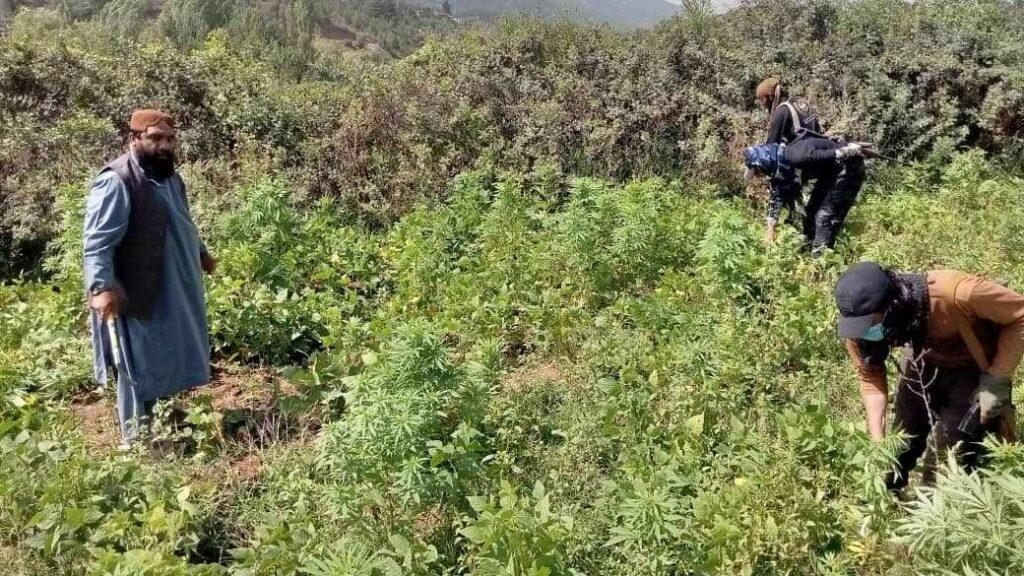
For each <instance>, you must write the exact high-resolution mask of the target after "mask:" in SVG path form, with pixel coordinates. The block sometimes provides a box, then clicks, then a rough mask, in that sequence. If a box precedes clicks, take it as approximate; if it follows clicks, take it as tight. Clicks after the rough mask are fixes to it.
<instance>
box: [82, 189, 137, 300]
mask: <svg viewBox="0 0 1024 576" xmlns="http://www.w3.org/2000/svg"><path fill="white" fill-rule="evenodd" d="M130 211H131V204H130V200H129V196H128V188H127V187H126V186H125V185H124V183H123V182H121V179H120V178H118V176H117V175H116V174H114V173H113V172H104V173H103V174H101V175H100V176H99V178H97V179H96V181H95V182H94V183H93V185H92V189H91V190H90V191H89V198H88V200H87V201H86V208H85V227H84V232H83V240H84V242H83V255H84V259H83V264H84V273H85V288H86V290H87V291H92V290H96V289H103V288H113V287H114V286H115V285H116V277H115V275H114V253H115V251H116V250H117V246H118V245H119V244H120V243H121V240H122V239H123V238H124V235H125V231H126V230H127V229H128V215H129V213H130Z"/></svg>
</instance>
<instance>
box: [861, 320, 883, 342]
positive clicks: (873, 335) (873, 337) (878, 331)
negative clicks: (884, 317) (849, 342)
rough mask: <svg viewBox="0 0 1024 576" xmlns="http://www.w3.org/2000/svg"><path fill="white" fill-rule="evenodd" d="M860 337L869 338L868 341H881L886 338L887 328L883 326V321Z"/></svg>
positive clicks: (862, 338)
mask: <svg viewBox="0 0 1024 576" xmlns="http://www.w3.org/2000/svg"><path fill="white" fill-rule="evenodd" d="M860 339H861V340H867V341H868V342H881V341H882V340H885V330H884V329H883V328H882V323H881V322H879V323H878V324H875V325H874V326H872V327H871V328H868V331H867V332H865V333H864V335H863V336H861V337H860Z"/></svg>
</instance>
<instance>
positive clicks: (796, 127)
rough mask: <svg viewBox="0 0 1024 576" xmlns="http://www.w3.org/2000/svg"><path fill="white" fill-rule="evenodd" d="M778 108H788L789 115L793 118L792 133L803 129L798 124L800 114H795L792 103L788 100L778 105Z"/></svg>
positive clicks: (800, 124)
mask: <svg viewBox="0 0 1024 576" xmlns="http://www.w3.org/2000/svg"><path fill="white" fill-rule="evenodd" d="M779 106H785V107H786V108H789V115H790V116H791V117H792V118H793V133H794V134H795V133H796V132H797V130H799V129H800V128H802V127H803V123H802V122H800V113H799V112H797V110H796V106H793V103H792V102H790V101H789V100H787V101H785V102H783V103H781V104H779Z"/></svg>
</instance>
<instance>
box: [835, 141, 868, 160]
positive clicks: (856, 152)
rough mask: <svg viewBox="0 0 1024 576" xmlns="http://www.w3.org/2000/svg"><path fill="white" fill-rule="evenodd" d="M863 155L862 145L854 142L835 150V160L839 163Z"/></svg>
mask: <svg viewBox="0 0 1024 576" xmlns="http://www.w3.org/2000/svg"><path fill="white" fill-rule="evenodd" d="M863 155H864V146H863V145H862V144H860V143H858V142H854V143H853V144H847V145H846V146H843V147H842V148H837V149H836V160H838V161H840V162H842V161H843V160H846V159H847V158H853V157H854V156H863Z"/></svg>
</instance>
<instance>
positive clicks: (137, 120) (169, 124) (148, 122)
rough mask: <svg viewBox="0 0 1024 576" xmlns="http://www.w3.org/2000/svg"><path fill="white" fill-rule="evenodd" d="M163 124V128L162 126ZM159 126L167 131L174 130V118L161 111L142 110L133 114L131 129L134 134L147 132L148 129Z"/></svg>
mask: <svg viewBox="0 0 1024 576" xmlns="http://www.w3.org/2000/svg"><path fill="white" fill-rule="evenodd" d="M161 124H163V126H161ZM151 126H157V127H161V128H165V129H167V130H174V128H175V125H174V116H171V115H170V114H168V113H166V112H163V111H161V110H151V109H142V110H136V111H135V112H132V119H131V123H130V124H129V127H130V128H131V130H132V132H145V131H146V129H147V128H150V127H151Z"/></svg>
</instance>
